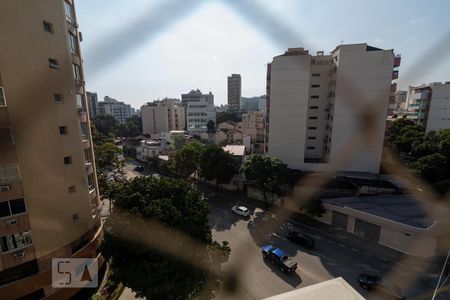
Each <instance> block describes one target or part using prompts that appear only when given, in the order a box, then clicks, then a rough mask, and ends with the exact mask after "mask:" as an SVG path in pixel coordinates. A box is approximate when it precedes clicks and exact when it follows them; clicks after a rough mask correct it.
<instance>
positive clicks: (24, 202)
mask: <svg viewBox="0 0 450 300" xmlns="http://www.w3.org/2000/svg"><path fill="white" fill-rule="evenodd" d="M17 200H22V201H23V206H24V208H25V210H24V211H22V212H19V213H13V210H12V208H11V201H17ZM0 203H2V204H4V203H6V204H7V206H8V210H9V215H7V216H0V220H5V219H9V218H14V217H16V216H20V215H24V214H26V213H28V206H27V203H26V201H25V198H16V199H11V200H6V201H2V202H0Z"/></svg>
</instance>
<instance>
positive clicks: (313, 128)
mask: <svg viewBox="0 0 450 300" xmlns="http://www.w3.org/2000/svg"><path fill="white" fill-rule="evenodd" d="M308 129H311V130H316V129H317V127H316V126H310V127H308Z"/></svg>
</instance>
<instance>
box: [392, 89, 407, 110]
mask: <svg viewBox="0 0 450 300" xmlns="http://www.w3.org/2000/svg"><path fill="white" fill-rule="evenodd" d="M407 99H408V92H407V91H396V92H395V108H394V109H395V110H396V111H398V110H402V111H403V110H406V107H407V104H406V103H407Z"/></svg>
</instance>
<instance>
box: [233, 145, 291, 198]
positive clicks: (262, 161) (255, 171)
mask: <svg viewBox="0 0 450 300" xmlns="http://www.w3.org/2000/svg"><path fill="white" fill-rule="evenodd" d="M241 172H243V173H244V175H245V179H247V180H249V181H250V183H251V184H252V185H254V186H255V187H256V188H258V189H260V190H262V192H263V196H264V202H265V203H266V205H268V202H267V195H266V192H267V191H272V192H274V191H278V189H279V186H280V185H281V184H282V183H284V182H285V181H286V174H287V172H288V169H287V166H286V165H285V164H284V163H283V162H282V161H281V160H279V159H278V158H273V157H270V156H268V155H257V154H253V155H249V156H247V158H246V159H245V161H244V163H243V165H242V167H241Z"/></svg>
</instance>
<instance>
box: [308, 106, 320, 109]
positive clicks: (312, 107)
mask: <svg viewBox="0 0 450 300" xmlns="http://www.w3.org/2000/svg"><path fill="white" fill-rule="evenodd" d="M309 109H319V107H318V106H310V107H309Z"/></svg>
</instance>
